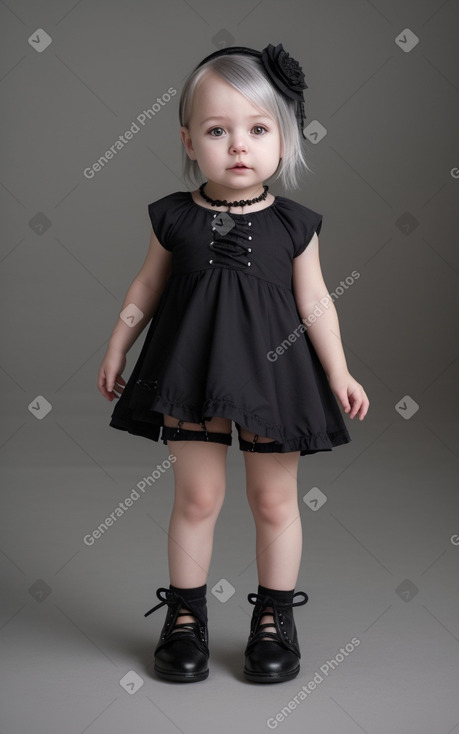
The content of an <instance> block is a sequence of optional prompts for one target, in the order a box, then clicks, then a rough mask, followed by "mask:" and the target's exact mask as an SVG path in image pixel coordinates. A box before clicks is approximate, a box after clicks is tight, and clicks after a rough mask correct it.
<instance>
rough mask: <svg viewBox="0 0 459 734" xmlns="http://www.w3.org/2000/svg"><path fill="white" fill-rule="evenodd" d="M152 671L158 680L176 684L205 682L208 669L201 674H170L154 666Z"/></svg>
mask: <svg viewBox="0 0 459 734" xmlns="http://www.w3.org/2000/svg"><path fill="white" fill-rule="evenodd" d="M154 670H155V673H157V675H158V676H159V677H160V678H163V679H164V680H170V681H175V682H176V683H194V682H195V681H200V680H205V679H206V678H207V677H208V675H209V669H207V670H203V671H202V672H201V673H171V672H169V671H167V672H166V671H164V670H161V669H160V668H157V667H156V665H155V666H154Z"/></svg>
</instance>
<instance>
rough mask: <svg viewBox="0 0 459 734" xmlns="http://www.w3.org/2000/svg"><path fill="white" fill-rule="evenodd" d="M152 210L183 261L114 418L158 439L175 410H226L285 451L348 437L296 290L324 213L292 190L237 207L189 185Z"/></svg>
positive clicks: (189, 413) (314, 448) (115, 423)
mask: <svg viewBox="0 0 459 734" xmlns="http://www.w3.org/2000/svg"><path fill="white" fill-rule="evenodd" d="M148 212H149V215H150V220H151V223H152V226H153V230H154V232H155V234H156V236H157V238H158V240H159V242H160V243H161V245H162V246H163V247H164V248H165V249H166V250H169V251H170V252H172V271H171V275H170V277H169V279H168V281H167V283H166V286H165V288H164V291H163V293H162V295H161V298H160V300H159V302H158V304H157V307H156V311H155V312H154V314H153V317H152V320H151V322H150V326H149V329H148V332H147V335H146V338H145V342H144V345H143V347H142V350H141V353H140V355H139V358H138V360H137V362H136V364H135V367H134V369H133V371H132V374H131V376H130V377H129V380H128V382H127V384H126V387H125V389H124V391H123V393H122V394H121V396H120V398H118V400H117V403H116V406H115V408H114V411H113V413H112V416H111V421H110V426H111V427H112V428H117V429H120V430H124V431H128V432H129V433H132V434H134V435H139V436H145V437H146V438H150V439H152V440H154V441H158V439H159V435H160V430H161V426H162V425H163V414H164V413H165V414H169V415H172V416H175V417H176V418H179V419H180V418H181V419H183V420H184V421H192V422H193V423H199V422H201V421H202V420H203V419H204V420H208V419H209V418H211V417H212V416H221V417H224V418H229V419H231V420H233V421H235V422H236V423H238V424H239V425H240V426H241V427H242V428H245V429H247V430H248V431H251V432H253V433H258V435H259V436H266V437H269V438H273V439H275V440H276V441H277V442H279V443H281V444H282V446H281V447H280V449H279V452H280V453H284V452H289V451H300V452H301V456H304V455H306V454H313V453H316V452H318V451H331V450H332V448H333V447H335V446H339V445H340V444H345V443H349V442H350V441H351V437H350V435H349V433H348V431H347V428H346V426H345V424H344V420H343V416H342V414H341V410H340V407H339V405H338V403H337V400H336V398H335V396H334V394H333V392H332V391H331V388H330V386H329V383H328V380H327V377H326V374H325V372H324V369H323V367H322V365H321V363H320V361H319V358H318V356H317V354H316V352H315V350H314V347H313V345H312V343H311V341H310V339H309V336H308V334H307V331H306V330H304V325H303V324H302V321H301V317H300V314H299V312H298V309H297V306H296V302H295V298H294V295H293V291H292V260H293V258H294V257H296V256H298V255H300V254H301V253H302V252H303V251H304V250H305V248H306V246H307V245H308V244H309V242H310V240H311V238H312V236H313V234H314V232H317V233H319V232H320V229H321V226H322V215H321V214H318V213H317V212H314V211H313V210H312V209H308V208H307V207H305V206H304V205H302V204H299V203H298V202H295V201H293V200H291V199H288V198H285V197H283V196H277V197H276V198H275V199H274V201H273V203H272V204H271V205H270V206H269V207H266V208H265V209H262V210H259V211H254V212H251V213H247V214H234V213H233V212H230V213H229V214H227V213H226V212H223V213H222V212H218V211H217V212H216V211H215V210H212V209H208V208H206V207H204V206H200V205H199V204H197V203H196V202H195V201H194V200H193V198H192V196H191V192H189V191H178V192H175V193H173V194H169V195H167V196H164V197H163V198H161V199H159V200H158V201H156V202H153V203H152V204H150V205H149V207H148ZM210 430H212V429H210Z"/></svg>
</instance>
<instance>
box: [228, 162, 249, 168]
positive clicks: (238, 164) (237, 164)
mask: <svg viewBox="0 0 459 734" xmlns="http://www.w3.org/2000/svg"><path fill="white" fill-rule="evenodd" d="M231 168H247V166H246V165H245V164H244V163H236V164H235V165H234V166H231Z"/></svg>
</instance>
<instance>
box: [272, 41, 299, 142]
mask: <svg viewBox="0 0 459 734" xmlns="http://www.w3.org/2000/svg"><path fill="white" fill-rule="evenodd" d="M261 60H262V62H263V66H264V67H265V69H266V71H267V73H268V76H269V78H270V79H271V81H272V82H273V83H274V84H275V85H276V87H277V88H278V89H279V90H280V91H281V92H282V93H283V94H284V95H285V96H286V97H290V99H294V100H295V101H296V103H297V106H296V119H297V122H298V126H299V128H300V131H301V133H302V135H303V137H305V135H304V133H303V128H304V120H305V118H306V115H305V113H304V97H303V89H307V88H308V85H307V84H306V82H305V79H304V74H303V70H302V68H301V66H300V65H299V63H298V61H296V60H295V59H292V57H291V56H290V54H289V53H287V51H285V50H284V47H283V46H282V44H281V43H279V44H278V45H277V46H273V45H272V43H270V44H269V46H267V47H266V48H264V49H263V51H262V52H261Z"/></svg>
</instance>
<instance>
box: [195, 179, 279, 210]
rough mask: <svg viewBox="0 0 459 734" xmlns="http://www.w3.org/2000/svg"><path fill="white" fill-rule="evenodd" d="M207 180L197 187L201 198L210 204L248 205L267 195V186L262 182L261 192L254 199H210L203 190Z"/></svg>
mask: <svg viewBox="0 0 459 734" xmlns="http://www.w3.org/2000/svg"><path fill="white" fill-rule="evenodd" d="M206 183H207V181H205V182H204V183H203V184H201V186H200V187H199V193H200V194H201V196H202V198H203V199H205V200H206V201H208V202H209V204H212V206H250V204H256V203H257V202H259V201H264V200H265V199H266V197H267V195H268V191H269V186H266V184H263V189H264V191H263V193H262V194H260V196H257V197H256V199H241V201H226V199H223V201H222V200H221V199H211V198H210V196H207V194H206V193H205V192H204V186H205V185H206Z"/></svg>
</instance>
